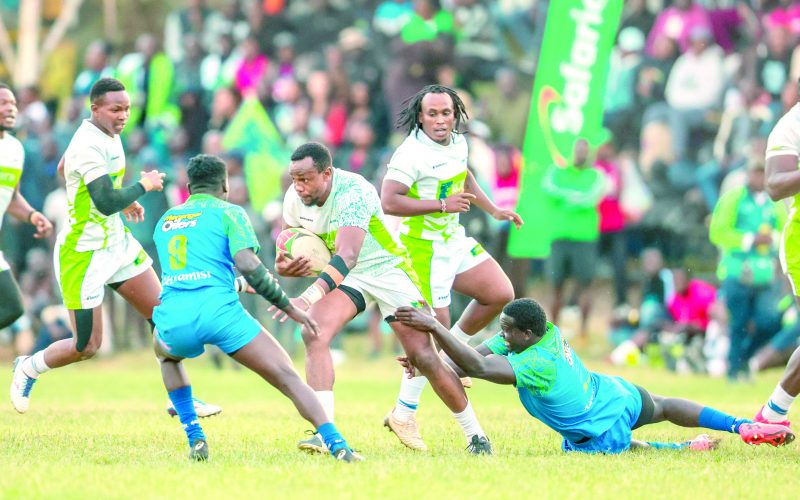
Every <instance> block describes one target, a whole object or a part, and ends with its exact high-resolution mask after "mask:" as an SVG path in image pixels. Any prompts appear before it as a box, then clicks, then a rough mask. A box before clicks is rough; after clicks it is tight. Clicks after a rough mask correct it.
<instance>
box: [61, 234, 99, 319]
mask: <svg viewBox="0 0 800 500" xmlns="http://www.w3.org/2000/svg"><path fill="white" fill-rule="evenodd" d="M93 256H94V251H93V250H90V251H88V252H76V251H75V250H72V249H70V248H67V247H66V246H65V245H61V248H59V251H58V272H59V277H60V279H59V283H61V296H62V297H63V298H64V307H66V308H67V309H72V310H76V309H83V303H82V302H81V288H83V279H84V278H85V277H86V271H88V270H89V265H90V264H91V263H92V257H93Z"/></svg>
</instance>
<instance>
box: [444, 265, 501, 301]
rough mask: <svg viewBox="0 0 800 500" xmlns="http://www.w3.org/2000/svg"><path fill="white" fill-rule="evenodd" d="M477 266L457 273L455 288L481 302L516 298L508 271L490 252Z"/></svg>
mask: <svg viewBox="0 0 800 500" xmlns="http://www.w3.org/2000/svg"><path fill="white" fill-rule="evenodd" d="M485 255H487V256H488V258H486V259H485V260H483V261H482V262H480V263H479V264H477V265H476V266H475V267H472V268H470V269H467V270H466V271H464V272H462V273H459V274H457V275H456V279H455V281H454V282H453V290H455V291H457V292H458V293H461V294H463V295H466V296H468V297H472V298H473V299H475V300H477V301H478V302H480V303H481V304H491V303H503V304H505V303H508V302H511V301H512V300H514V287H512V286H511V280H509V279H508V276H506V273H505V272H503V269H502V268H501V267H500V265H499V264H498V263H497V261H496V260H494V259H493V258H492V257H491V256H489V254H487V253H485Z"/></svg>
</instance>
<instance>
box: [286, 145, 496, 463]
mask: <svg viewBox="0 0 800 500" xmlns="http://www.w3.org/2000/svg"><path fill="white" fill-rule="evenodd" d="M289 174H290V175H291V177H292V180H293V181H294V185H293V187H292V188H290V189H289V190H287V192H286V196H285V199H284V204H283V226H284V229H285V228H288V227H303V228H305V229H308V230H310V231H312V232H313V233H314V234H316V235H318V236H320V237H321V238H322V239H323V240H324V241H325V243H326V245H327V246H328V248H329V249H330V250H331V253H333V257H332V258H331V260H330V262H329V263H328V265H327V266H326V267H325V269H323V271H322V273H320V275H319V278H318V279H317V280H316V281H315V282H314V283H313V284H312V285H311V286H310V287H308V289H306V291H305V292H303V294H302V295H301V296H300V297H298V298H294V299H292V302H293V303H294V305H295V307H298V308H300V309H304V310H305V309H307V310H308V311H309V313H310V314H311V317H312V318H313V319H314V320H315V321H317V322H318V323H319V325H320V334H319V335H318V336H315V335H312V334H310V332H308V331H305V332H304V334H303V340H304V342H305V346H306V381H307V382H308V385H310V386H311V387H313V388H314V390H315V391H317V396H318V397H319V398H320V401H321V402H322V406H323V407H324V408H325V411H326V412H327V414H328V416H329V417H330V418H331V420H333V413H334V398H333V379H334V371H333V363H332V361H331V355H330V342H331V340H332V339H333V337H334V336H335V335H336V334H337V333H338V332H339V330H341V328H342V327H343V326H344V325H345V324H346V323H347V322H348V321H350V320H351V319H353V317H354V316H355V315H356V314H358V313H359V312H361V311H363V310H364V309H365V308H366V304H367V302H368V301H374V302H377V303H378V307H379V309H380V312H381V314H382V315H383V317H384V318H385V319H386V320H387V321H388V322H389V324H390V325H391V326H392V329H393V330H394V332H395V334H396V335H397V337H398V339H399V340H400V343H401V344H402V345H403V348H404V350H405V352H406V354H407V355H408V357H409V358H411V359H413V360H414V362H415V364H416V365H417V366H418V367H419V368H420V371H421V372H422V373H424V374H425V375H426V376H427V377H428V378H429V379H430V380H431V384H432V385H433V386H434V389H435V390H436V394H437V395H438V396H439V398H441V400H442V401H443V402H444V403H445V404H446V405H447V407H448V408H449V409H450V411H452V412H453V416H454V417H455V418H456V420H457V421H458V423H459V424H461V427H462V428H463V430H464V434H465V435H466V436H467V441H468V443H469V447H468V448H469V450H470V452H471V453H475V454H481V453H491V445H490V443H489V440H488V439H487V438H486V435H485V434H484V432H483V429H481V426H480V424H479V423H478V419H477V417H476V416H475V412H474V411H473V409H472V406H471V405H470V403H469V401H468V399H467V395H466V394H465V392H464V388H463V387H462V386H461V382H460V381H459V379H458V377H457V376H456V374H455V372H454V371H453V370H452V369H450V368H449V367H448V366H447V365H446V364H445V363H444V362H443V361H442V359H441V358H440V357H439V355H438V354H437V353H436V351H435V350H434V347H433V343H432V342H431V337H430V335H428V334H426V333H422V332H419V331H417V330H414V329H413V328H410V327H408V326H406V325H402V324H400V323H397V322H396V321H394V318H393V316H392V315H393V314H394V311H395V309H397V307H399V306H404V305H419V304H420V303H421V301H422V294H421V293H420V290H419V286H418V284H417V279H416V274H415V273H414V270H413V268H412V267H411V264H410V262H409V261H408V255H407V254H406V250H405V248H403V246H402V244H400V243H399V242H398V241H397V240H396V239H395V238H394V237H393V236H392V235H391V233H390V232H389V231H388V230H387V229H386V226H385V223H384V215H383V210H381V205H380V199H379V198H378V193H377V191H376V190H375V188H374V187H373V186H372V185H371V184H370V183H369V182H367V180H366V179H364V178H363V177H361V176H360V175H358V174H354V173H351V172H345V171H343V170H340V169H337V168H333V165H332V162H331V155H330V152H329V151H328V149H327V148H326V147H325V146H323V145H321V144H317V143H308V144H304V145H302V146H300V147H299V148H297V149H296V150H295V151H294V153H293V154H292V157H291V167H290V169H289ZM275 268H276V270H277V272H278V274H280V275H282V276H309V275H310V274H311V273H310V265H309V262H308V259H303V258H296V259H294V260H292V259H289V258H288V257H287V256H286V255H285V254H283V253H281V254H279V255H278V256H277V257H276V260H275ZM299 447H300V448H301V449H305V450H313V451H323V450H324V447H323V444H322V442H321V441H320V439H319V436H317V435H314V436H312V437H311V438H310V439H308V440H304V441H301V442H300V443H299Z"/></svg>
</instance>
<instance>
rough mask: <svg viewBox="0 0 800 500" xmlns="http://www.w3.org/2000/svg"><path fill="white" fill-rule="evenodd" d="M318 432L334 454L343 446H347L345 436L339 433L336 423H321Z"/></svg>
mask: <svg viewBox="0 0 800 500" xmlns="http://www.w3.org/2000/svg"><path fill="white" fill-rule="evenodd" d="M317 432H318V433H319V435H320V436H322V440H323V441H324V442H325V446H327V447H328V450H329V451H330V452H331V454H334V453H336V452H337V451H339V450H341V449H342V448H343V447H345V446H347V443H346V442H345V440H344V438H343V437H342V435H341V434H339V430H338V429H337V428H336V426H335V425H333V423H332V422H327V423H324V424H322V425H320V426H319V429H317Z"/></svg>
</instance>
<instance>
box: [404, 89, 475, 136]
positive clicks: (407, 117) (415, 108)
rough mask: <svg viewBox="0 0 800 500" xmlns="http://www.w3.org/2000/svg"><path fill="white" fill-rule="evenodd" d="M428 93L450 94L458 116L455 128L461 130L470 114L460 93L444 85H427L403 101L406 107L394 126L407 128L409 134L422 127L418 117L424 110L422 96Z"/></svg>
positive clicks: (455, 113)
mask: <svg viewBox="0 0 800 500" xmlns="http://www.w3.org/2000/svg"><path fill="white" fill-rule="evenodd" d="M428 94H447V95H449V96H450V99H452V100H453V114H454V115H455V118H456V120H455V123H454V124H453V130H454V131H456V132H459V131H460V130H461V121H462V120H468V119H469V116H468V115H467V110H466V109H465V108H464V102H463V101H462V100H461V98H460V97H458V93H456V91H455V90H453V89H451V88H450V87H445V86H444V85H426V86H424V87H422V90H420V91H419V92H417V93H416V94H415V95H414V96H412V97H409V98H408V99H406V100H405V101H403V106H405V109H403V110H402V111H400V113H399V114H398V115H397V121H396V122H395V124H394V126H395V127H397V128H399V129H400V130H407V131H408V133H409V134H410V133H411V132H414V131H416V130H419V129H420V128H421V127H422V124H421V123H420V122H419V118H418V117H419V114H420V112H421V111H422V98H423V97H425V96H426V95H428Z"/></svg>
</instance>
